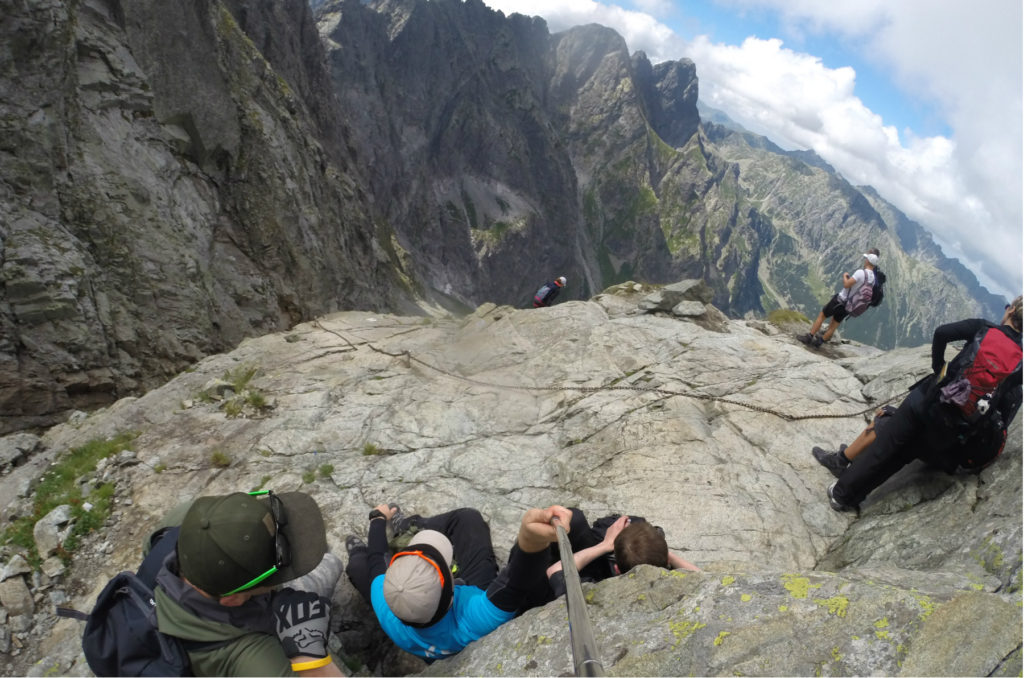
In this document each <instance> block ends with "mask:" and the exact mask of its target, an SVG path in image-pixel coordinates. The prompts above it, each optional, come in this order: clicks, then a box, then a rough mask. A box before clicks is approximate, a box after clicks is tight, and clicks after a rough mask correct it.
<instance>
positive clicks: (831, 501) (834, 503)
mask: <svg viewBox="0 0 1024 678" xmlns="http://www.w3.org/2000/svg"><path fill="white" fill-rule="evenodd" d="M838 483H839V481H838V480H837V481H835V482H834V483H832V484H831V485H829V486H828V490H827V491H826V493H827V494H828V505H829V506H831V507H832V510H833V511H840V512H846V511H856V510H857V507H856V506H850V505H849V504H844V503H843V502H841V501H839V500H838V499H836V497H835V494H834V492H835V487H836V485H837V484H838Z"/></svg>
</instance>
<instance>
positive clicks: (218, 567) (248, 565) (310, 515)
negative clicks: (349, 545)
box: [178, 492, 327, 596]
mask: <svg viewBox="0 0 1024 678" xmlns="http://www.w3.org/2000/svg"><path fill="white" fill-rule="evenodd" d="M273 497H274V499H279V500H280V507H281V508H280V510H281V511H283V513H284V516H283V517H284V520H281V521H280V525H281V527H280V529H281V534H282V535H283V536H284V537H285V539H284V540H277V539H276V533H277V525H278V522H276V521H275V519H274V514H273V512H272V511H271V506H270V502H271V499H270V498H269V497H267V496H262V497H261V496H253V495H249V494H245V493H244V492H235V493H233V494H228V495H222V496H215V497H200V498H199V499H196V500H195V502H193V503H192V506H191V507H190V508H189V510H188V513H186V514H185V519H184V520H183V521H182V523H181V530H180V532H179V533H178V567H179V570H180V574H181V576H182V577H184V578H185V579H187V580H189V581H190V582H191V583H192V584H194V585H195V586H197V587H199V588H200V589H202V590H203V591H205V592H206V593H209V594H210V595H213V596H224V595H227V594H228V592H230V591H235V590H237V589H238V588H239V587H242V586H244V585H245V584H246V583H247V582H250V581H252V580H253V579H256V578H258V577H260V576H261V575H263V574H265V573H266V572H267V571H268V570H271V569H272V568H274V567H275V565H277V563H278V556H277V553H278V548H279V547H283V548H286V549H287V551H288V555H289V560H288V563H287V564H285V565H282V566H278V567H277V571H276V572H274V573H273V574H271V575H270V576H268V577H265V578H264V579H262V580H261V581H260V585H262V586H273V585H276V584H283V583H284V582H288V581H291V580H292V579H296V578H298V577H301V576H303V575H304V574H307V573H309V572H310V571H312V570H313V569H314V568H315V567H316V566H317V565H319V564H320V561H321V560H322V559H323V557H324V554H325V553H326V552H327V531H326V529H325V528H324V519H323V515H322V514H321V513H320V507H319V506H317V504H316V502H315V501H314V500H313V498H312V497H310V496H309V495H308V494H305V493H303V492H285V493H283V494H276V493H275V494H274V495H273Z"/></svg>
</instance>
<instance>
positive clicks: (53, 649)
mask: <svg viewBox="0 0 1024 678" xmlns="http://www.w3.org/2000/svg"><path fill="white" fill-rule="evenodd" d="M668 292H670V293H671V294H669V293H666V291H665V290H657V289H654V288H651V287H650V286H647V285H643V284H640V283H633V282H627V283H624V284H622V285H619V286H616V287H615V288H612V289H609V290H607V291H606V292H605V293H603V294H601V295H598V296H597V297H595V298H594V299H593V300H591V301H587V302H581V301H569V302H566V303H561V304H557V305H555V306H553V307H551V308H545V309H538V310H515V309H511V308H508V307H501V306H495V305H493V304H487V305H484V306H481V307H479V308H478V309H477V310H476V311H475V312H474V313H472V314H470V315H468V316H466V317H464V318H454V317H442V318H435V319H426V318H423V317H402V316H396V315H386V314H378V313H369V312H342V313H334V314H330V315H327V316H324V317H321V318H319V319H317V320H315V321H312V322H307V323H302V324H299V325H297V326H295V327H294V328H292V329H291V330H289V331H287V332H282V333H273V334H269V335H266V336H263V337H259V338H254V339H248V340H245V341H243V342H242V343H241V344H240V345H239V346H238V347H237V348H236V349H234V350H233V351H231V352H230V353H224V354H219V355H214V356H210V357H208V358H205V359H203V360H201V361H200V362H198V363H197V364H196V365H194V366H193V367H192V368H190V369H189V370H187V371H185V372H183V373H181V374H179V375H178V376H177V377H175V378H174V379H172V380H171V381H170V382H169V383H167V384H166V385H164V386H163V387H161V388H159V389H155V390H153V391H151V392H149V393H147V394H146V395H145V396H143V397H141V398H125V399H121V400H119V401H118V402H117V403H115V404H114V405H113V406H111V407H109V408H107V409H104V410H101V411H98V412H95V413H93V414H92V415H90V416H88V417H82V418H81V419H80V420H78V421H76V422H75V423H68V424H63V425H60V426H57V427H54V428H52V429H50V430H49V431H48V432H47V433H46V434H45V435H43V436H41V438H40V439H39V441H38V447H39V448H40V449H42V450H43V451H42V452H37V453H36V454H50V455H52V456H53V458H56V459H59V458H60V456H61V455H62V454H64V453H65V452H66V450H68V449H71V448H76V447H78V446H81V445H82V444H84V443H85V442H88V441H90V440H94V439H97V438H107V437H111V436H114V435H116V434H123V433H125V432H132V433H134V434H136V435H137V437H136V438H135V439H134V442H133V444H132V447H133V449H134V453H133V454H131V455H129V454H128V453H124V455H125V456H124V457H123V458H122V455H118V456H117V457H116V458H112V459H111V462H116V463H109V464H106V465H105V466H104V468H103V469H101V470H98V471H97V472H96V475H97V477H99V476H100V475H102V477H103V478H105V479H106V480H107V481H108V482H114V483H115V484H116V486H117V492H116V494H115V497H116V498H117V501H116V502H115V503H114V504H113V513H112V515H111V517H110V519H109V520H108V522H107V524H106V526H105V527H104V528H103V529H102V530H100V531H99V532H96V533H93V534H92V535H90V536H87V537H86V538H85V539H84V542H83V544H82V545H81V546H80V547H79V550H78V551H77V552H76V553H75V555H74V557H73V559H72V566H71V569H70V570H69V571H68V572H66V573H55V575H54V577H52V578H51V577H49V576H48V577H47V578H46V579H45V580H44V579H41V575H40V576H36V577H35V580H33V579H32V577H28V576H27V575H25V574H23V573H22V571H21V570H20V569H19V568H18V567H14V568H13V569H12V572H16V574H12V576H11V577H10V579H9V580H8V581H13V580H16V579H17V580H23V582H29V583H31V584H32V586H33V587H34V588H33V592H34V593H35V595H36V596H37V597H38V598H39V599H40V600H41V599H42V597H43V596H45V595H46V591H50V590H53V588H54V587H55V586H56V587H58V588H59V589H60V590H61V591H66V592H67V594H68V595H69V596H70V597H71V603H72V604H73V605H75V606H77V607H78V608H79V609H83V608H84V609H87V608H88V606H89V604H90V603H91V601H92V599H93V597H94V596H95V595H96V593H98V591H99V588H100V587H101V586H102V585H103V583H104V582H105V581H106V579H107V578H108V577H109V576H111V575H112V574H114V573H115V572H117V571H118V570H121V569H128V568H133V567H134V566H135V564H136V563H137V562H138V560H139V557H140V554H139V548H140V542H141V539H142V538H143V536H144V535H146V534H147V531H148V530H149V529H151V527H152V526H153V525H154V524H155V523H156V521H157V520H158V519H159V517H160V516H161V515H162V514H163V513H164V512H165V511H166V510H168V509H169V508H170V507H172V506H173V505H175V504H176V503H178V502H179V501H181V500H183V499H189V498H191V497H195V496H199V495H203V494H216V493H224V492H228V491H233V490H249V489H252V488H257V487H269V488H272V489H274V490H280V491H285V490H296V489H301V490H303V491H307V492H310V493H312V494H313V495H314V496H315V497H316V498H317V500H318V501H319V503H320V504H321V506H322V507H323V509H324V514H325V516H326V519H327V525H328V539H329V542H330V544H331V546H332V548H333V549H334V550H335V551H336V552H338V553H340V554H344V549H343V547H342V543H343V541H344V538H345V536H346V535H347V534H350V533H355V534H364V533H365V529H366V512H367V510H368V509H369V508H370V507H372V506H373V505H375V504H377V503H379V502H384V501H396V502H398V503H400V504H401V505H402V506H403V507H404V508H405V509H406V510H407V512H420V513H427V514H429V513H434V512H440V511H444V510H448V509H451V508H454V507H457V506H463V505H468V506H474V507H477V508H479V509H480V510H481V511H482V512H483V513H484V515H485V516H486V518H487V519H488V521H489V522H490V526H491V530H492V534H493V540H494V544H495V549H496V551H497V554H498V557H499V559H504V558H505V557H506V555H507V553H508V547H509V546H510V545H511V543H512V540H513V538H514V535H515V531H516V529H517V525H518V521H519V518H520V516H521V514H522V512H523V510H524V509H525V508H527V507H530V506H540V505H548V504H551V503H562V504H565V505H578V506H580V507H581V508H583V509H584V510H585V511H587V512H588V513H589V514H592V515H594V516H599V515H603V514H606V513H610V512H616V511H628V512H630V513H633V514H638V515H645V516H647V517H648V518H649V519H650V520H652V521H654V522H655V523H656V524H658V525H660V526H662V527H663V528H664V530H665V532H666V535H667V538H668V542H669V545H670V547H671V548H672V549H674V550H676V551H677V552H679V553H680V554H681V555H683V557H685V558H686V559H687V560H689V561H691V562H694V563H696V564H697V565H699V566H700V567H701V568H702V570H703V571H702V572H699V573H686V574H685V575H684V574H682V573H670V572H666V571H661V570H656V569H651V568H647V567H642V568H639V569H637V570H636V571H634V572H632V573H630V574H629V575H628V576H624V577H619V578H616V579H612V580H608V581H606V582H602V583H600V584H598V585H589V584H588V585H586V586H585V593H586V597H587V600H588V605H587V610H588V613H589V615H590V618H591V620H592V622H593V625H594V627H595V631H596V634H597V640H598V646H599V647H600V648H601V652H602V657H601V659H602V661H603V663H604V666H605V668H606V669H607V671H608V672H609V673H610V674H618V675H682V674H690V673H693V674H698V675H724V674H730V675H731V674H734V673H737V672H739V673H743V674H747V675H811V674H814V673H818V672H820V673H821V674H822V675H854V674H859V675H864V674H888V675H897V674H904V675H928V674H935V673H944V674H960V675H1016V674H1019V672H1020V670H1021V655H1020V651H1021V630H1020V623H1019V622H1020V610H1019V602H1020V595H1021V594H1020V585H1021V559H1020V553H1021V437H1022V436H1021V428H1020V421H1019V417H1018V421H1017V422H1015V423H1014V426H1013V428H1012V430H1011V432H1010V440H1009V442H1008V444H1007V450H1006V451H1005V453H1004V454H1003V456H1002V457H1001V458H1000V459H999V460H998V462H997V463H995V464H994V465H992V466H991V467H989V468H988V469H987V470H985V471H984V472H983V473H981V475H980V476H955V477H954V476H947V475H945V474H941V473H938V472H934V471H930V470H928V469H926V468H924V467H920V466H919V465H917V464H915V465H912V466H910V467H908V468H907V469H905V470H904V471H903V472H901V473H900V474H898V475H897V476H895V477H894V478H893V479H892V480H891V481H890V482H889V483H887V485H886V486H883V488H880V489H879V490H878V491H877V492H876V493H875V494H873V495H872V496H871V497H870V498H869V500H868V502H866V504H865V505H864V506H863V507H862V512H861V514H860V516H859V517H858V516H854V515H851V514H842V513H836V512H834V511H832V510H830V508H829V507H828V503H827V499H826V496H825V487H826V485H827V484H828V483H829V482H830V481H831V480H832V477H831V475H830V474H829V473H828V472H827V471H826V470H825V469H823V468H822V467H821V466H819V465H818V464H817V463H816V462H815V460H814V459H813V457H812V456H811V454H810V448H811V446H812V445H816V444H817V445H825V446H832V447H834V446H835V445H837V444H838V443H839V442H842V441H847V442H848V441H850V440H851V439H852V438H853V437H855V436H856V435H857V433H858V432H859V431H860V430H861V429H862V428H863V426H864V425H865V420H864V417H863V416H857V414H856V413H859V412H864V411H870V410H871V409H873V407H875V406H877V405H878V404H880V403H881V402H883V401H885V400H888V399H890V398H893V397H897V398H898V397H900V395H901V393H902V392H903V390H904V389H905V388H906V387H907V386H908V385H910V384H911V383H913V382H914V381H916V380H917V379H918V378H919V377H920V376H921V375H922V374H924V373H926V372H927V371H928V369H929V364H930V359H929V351H928V348H927V347H920V348H913V349H909V348H908V349H898V350H895V351H892V352H882V351H879V350H878V349H874V348H871V347H867V346H863V345H859V344H856V343H842V344H839V345H838V346H837V347H835V348H833V353H832V354H831V355H833V356H834V357H833V358H831V359H830V358H826V357H825V356H823V355H822V354H820V353H818V352H816V351H813V350H809V349H807V348H806V347H804V346H802V345H801V344H799V343H798V342H796V341H795V340H794V339H792V338H791V336H792V335H791V334H790V333H788V332H784V331H782V330H780V329H779V328H777V327H775V326H774V325H772V324H771V323H768V322H765V321H760V320H748V321H743V320H729V319H728V318H726V317H725V316H724V315H723V314H721V313H720V312H719V311H718V310H717V309H715V308H714V307H712V306H706V307H705V313H704V314H702V315H700V316H696V317H692V318H689V317H686V318H682V317H677V316H674V315H672V313H671V311H670V310H668V311H666V310H659V309H660V308H662V307H661V306H658V304H656V303H655V301H656V300H658V299H660V300H662V301H664V303H665V304H669V303H673V304H676V305H678V304H680V303H694V304H703V302H702V301H701V298H702V297H703V296H704V295H705V294H706V292H707V290H706V289H705V288H704V286H703V285H699V284H692V283H685V284H681V285H678V286H676V287H675V291H674V292H672V290H669V291H668ZM675 295H679V296H678V298H676V296H675ZM669 297H671V298H669ZM645 300H647V302H648V303H646V304H644V307H645V308H646V309H647V310H643V309H641V302H644V301H645ZM241 372H244V373H245V374H246V375H251V378H249V379H247V380H245V382H246V383H245V385H244V388H243V386H241V385H239V384H240V381H239V379H238V377H237V375H238V374H239V373H241ZM217 379H223V380H224V381H227V382H231V383H234V384H236V388H235V389H230V390H229V389H223V390H220V391H217V390H216V389H213V390H210V389H208V388H207V387H208V385H210V384H215V383H216V381H215V380H217ZM204 394H205V395H204ZM243 394H247V395H243ZM691 396H694V397H691ZM236 397H242V398H244V399H245V400H246V401H248V402H249V403H250V405H252V404H254V403H258V404H260V407H258V408H256V407H251V408H250V409H246V408H243V407H242V406H240V405H238V406H237V407H236V405H237V403H236V405H231V404H230V403H233V402H236V401H235V400H234V398H236ZM744 405H748V406H752V407H753V409H751V408H750V407H745V406H744ZM772 411H774V412H777V413H780V414H801V415H806V414H823V415H837V414H838V415H847V416H845V417H841V418H822V419H806V420H800V421H788V420H786V419H785V418H783V417H781V416H777V415H776V414H772V413H771V412H772ZM129 456H130V457H131V458H130V459H129V458H128V457H129ZM122 462H123V463H122ZM129 462H130V463H129ZM31 469H32V466H31V465H30V464H22V465H20V466H18V467H15V468H14V469H13V470H12V472H11V473H10V474H9V475H7V476H6V477H4V478H3V479H0V496H2V497H13V496H14V493H13V492H10V491H9V487H10V486H11V485H13V484H16V483H18V482H23V480H24V478H22V477H20V476H19V474H24V473H29V472H31V471H30V470H31ZM34 473H35V474H37V475H38V474H39V473H41V470H39V469H37V470H35V471H34ZM84 482H85V483H86V485H88V484H89V482H90V481H89V479H88V478H87V479H85V480H84ZM22 502H24V500H15V501H14V502H13V504H12V505H11V506H8V507H7V508H6V509H5V515H7V516H10V515H11V513H12V512H13V513H17V512H18V511H19V506H21V505H22ZM21 510H22V511H23V509H21ZM15 557H16V555H15V552H14V549H12V548H11V547H7V548H6V550H5V551H4V557H3V564H4V565H6V564H8V562H9V561H10V560H11V559H12V558H15ZM8 587H9V588H11V592H10V593H9V594H5V595H10V596H11V598H12V600H14V599H18V600H22V601H23V599H24V598H23V595H22V596H21V597H20V598H19V593H18V591H20V590H21V589H20V588H19V589H18V591H15V590H14V589H15V588H18V585H17V584H9V585H7V586H5V587H4V590H7V588H8ZM22 593H23V592H22ZM19 609H20V608H19ZM334 610H335V619H334V625H333V628H334V629H335V632H336V633H335V635H336V638H335V639H334V641H333V643H334V651H335V653H336V654H337V655H338V656H341V657H343V658H345V659H346V660H348V661H349V662H350V663H352V664H353V665H358V664H365V665H366V668H367V670H369V671H370V672H371V673H380V674H391V675H393V674H395V673H416V672H420V671H423V672H425V673H426V674H428V675H563V674H566V673H568V672H571V671H572V659H571V656H570V651H569V644H568V636H567V632H568V631H567V623H566V613H565V607H564V605H563V603H562V602H560V601H556V602H555V603H552V604H550V605H548V606H546V607H544V608H540V609H536V610H533V611H530V612H529V613H527V614H526V615H524V616H523V617H521V618H519V619H517V620H514V621H512V622H510V623H508V624H507V625H505V626H503V627H502V628H500V629H499V630H498V631H496V632H495V633H493V634H491V635H490V636H488V637H486V638H485V639H483V640H482V641H479V642H477V643H474V644H473V645H471V646H470V647H468V648H467V649H466V650H465V651H463V652H462V653H461V654H459V655H458V656H456V657H454V658H452V659H448V660H444V661H441V662H437V663H435V664H433V665H431V666H430V667H427V666H425V665H424V664H423V663H422V662H419V661H418V660H415V659H414V658H411V657H410V656H408V655H404V654H402V653H400V652H398V651H396V650H394V648H393V647H392V646H391V645H390V642H389V641H388V640H387V639H386V637H384V636H383V635H382V634H381V632H380V630H379V627H378V626H377V624H376V622H375V620H374V619H373V617H372V613H371V611H370V609H369V607H368V606H367V605H366V604H365V603H364V602H362V601H361V600H360V599H359V597H358V594H356V593H355V591H354V590H353V589H352V587H351V585H350V584H349V583H348V582H347V581H345V580H343V581H342V582H341V583H340V584H339V586H338V587H337V589H336V590H335V594H334ZM26 618H28V619H30V620H33V621H32V623H31V624H29V623H26V621H25V620H26ZM52 624H53V622H52V618H50V617H49V616H48V612H47V608H46V606H42V605H38V604H37V605H36V606H35V609H34V610H26V609H20V612H19V613H17V614H16V613H14V612H9V617H8V629H9V631H8V633H9V636H8V637H10V638H15V639H18V641H19V643H21V645H20V649H18V653H17V655H16V656H12V657H11V661H10V662H9V663H8V664H7V666H8V668H7V669H6V671H7V672H8V673H10V672H12V671H13V672H14V673H15V674H18V673H23V672H27V673H30V674H31V675H43V674H44V673H47V672H58V673H69V672H70V673H75V672H78V671H81V670H83V664H81V663H80V662H81V658H80V657H79V656H78V648H77V636H78V633H79V632H80V627H79V626H77V622H71V621H67V620H65V621H62V622H60V623H59V624H57V625H56V626H53V625H52ZM30 627H33V628H37V629H40V630H39V631H38V634H39V635H33V634H32V633H29V632H28V631H27V630H26V629H28V628H30ZM18 629H20V630H18ZM964 629H979V631H978V632H974V633H971V634H970V638H969V642H967V641H966V640H965V641H964V642H960V639H963V638H964V633H965V630H964ZM951 639H953V640H951ZM14 649H17V648H12V649H11V652H12V653H13V652H14Z"/></svg>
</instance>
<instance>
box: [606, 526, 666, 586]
mask: <svg viewBox="0 0 1024 678" xmlns="http://www.w3.org/2000/svg"><path fill="white" fill-rule="evenodd" d="M615 565H616V567H618V569H619V573H620V574H622V573H625V572H629V571H630V570H631V569H633V568H634V567H636V566H637V565H656V566H658V567H668V542H666V541H665V535H664V534H662V532H661V530H659V529H658V528H656V527H655V526H654V525H651V524H650V523H649V522H647V521H646V520H634V521H632V522H630V523H629V525H627V526H626V527H625V528H623V530H622V532H620V533H619V536H617V537H616V538H615Z"/></svg>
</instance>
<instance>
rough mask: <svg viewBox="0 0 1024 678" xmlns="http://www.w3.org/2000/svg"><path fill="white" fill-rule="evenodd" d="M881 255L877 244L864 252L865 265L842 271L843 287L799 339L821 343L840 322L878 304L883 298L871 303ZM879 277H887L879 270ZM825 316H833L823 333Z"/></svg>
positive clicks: (817, 344)
mask: <svg viewBox="0 0 1024 678" xmlns="http://www.w3.org/2000/svg"><path fill="white" fill-rule="evenodd" d="M879 256H880V255H879V252H878V248H876V247H872V248H871V249H869V250H868V251H867V252H866V253H865V254H864V267H863V268H861V269H859V270H857V271H855V272H854V274H853V275H850V274H849V273H845V272H844V273H843V289H841V290H839V292H837V293H836V294H834V295H832V298H831V299H829V300H828V303H826V304H825V306H824V307H822V309H821V311H820V312H819V313H818V317H817V318H816V319H815V321H814V324H813V325H811V331H810V332H809V333H807V334H801V335H798V336H797V339H799V340H800V341H801V342H803V343H805V344H807V345H809V346H814V347H818V346H821V345H822V344H824V343H825V342H827V341H828V340H829V339H831V338H832V335H833V334H834V333H835V331H836V330H837V329H838V328H839V324H840V323H841V322H843V320H844V319H845V318H848V317H849V318H853V317H856V316H858V315H860V314H861V313H863V312H864V311H865V310H866V309H867V307H868V306H869V305H872V306H877V305H878V303H877V302H878V301H881V298H879V299H878V300H877V301H876V302H875V303H872V293H873V292H872V291H873V289H874V286H875V270H876V269H877V268H878V259H879ZM879 277H880V280H881V281H882V282H884V281H885V278H884V276H881V272H880V271H879ZM825 318H829V319H830V320H829V324H828V329H826V330H825V333H824V334H820V330H821V326H822V324H823V323H824V322H825Z"/></svg>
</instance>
